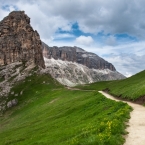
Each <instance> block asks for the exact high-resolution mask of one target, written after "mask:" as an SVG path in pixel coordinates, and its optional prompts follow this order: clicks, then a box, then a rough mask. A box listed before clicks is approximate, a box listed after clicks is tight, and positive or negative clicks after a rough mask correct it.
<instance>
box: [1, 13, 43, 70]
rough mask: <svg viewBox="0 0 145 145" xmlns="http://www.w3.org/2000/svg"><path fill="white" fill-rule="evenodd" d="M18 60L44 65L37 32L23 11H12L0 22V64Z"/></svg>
mask: <svg viewBox="0 0 145 145" xmlns="http://www.w3.org/2000/svg"><path fill="white" fill-rule="evenodd" d="M18 61H19V62H23V63H26V62H28V61H32V62H34V63H35V64H36V65H39V66H41V67H42V68H44V67H45V65H44V60H43V56H42V49H41V40H40V37H39V34H38V32H37V31H34V30H33V28H32V27H31V25H30V18H29V17H28V16H27V15H26V14H25V13H24V11H13V12H11V13H10V14H9V15H8V16H7V17H5V18H4V19H3V20H2V21H1V22H0V66H1V65H7V64H11V63H13V62H18Z"/></svg>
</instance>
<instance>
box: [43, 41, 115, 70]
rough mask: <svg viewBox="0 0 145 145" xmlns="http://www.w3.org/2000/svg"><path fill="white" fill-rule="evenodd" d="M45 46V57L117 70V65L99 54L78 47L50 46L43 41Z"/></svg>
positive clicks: (95, 67)
mask: <svg viewBox="0 0 145 145" xmlns="http://www.w3.org/2000/svg"><path fill="white" fill-rule="evenodd" d="M42 47H43V56H44V57H45V58H48V59H50V58H54V59H56V60H57V59H60V60H65V61H71V62H76V63H79V64H82V65H85V66H87V67H88V68H91V69H92V68H94V69H101V70H104V69H109V70H111V71H116V69H115V67H114V66H113V65H112V64H111V63H109V62H107V61H105V60H104V59H102V58H101V57H99V56H98V55H96V54H94V53H91V52H87V51H85V50H83V49H81V48H78V47H67V46H64V47H57V46H54V47H49V46H48V45H46V44H45V43H42Z"/></svg>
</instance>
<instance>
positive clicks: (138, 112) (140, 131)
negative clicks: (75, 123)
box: [99, 91, 145, 145]
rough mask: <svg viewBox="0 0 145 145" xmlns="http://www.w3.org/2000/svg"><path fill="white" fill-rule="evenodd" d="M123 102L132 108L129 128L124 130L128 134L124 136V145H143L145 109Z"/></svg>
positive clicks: (144, 139)
mask: <svg viewBox="0 0 145 145" xmlns="http://www.w3.org/2000/svg"><path fill="white" fill-rule="evenodd" d="M99 92H100V93H101V94H103V95H104V96H106V97H107V98H109V99H112V100H115V101H120V100H119V99H117V98H114V97H113V96H111V95H109V94H107V93H105V92H103V91H99ZM123 102H126V103H128V105H130V106H131V107H132V108H133V111H132V112H131V114H130V115H131V118H130V120H129V122H128V125H129V127H128V128H127V129H126V130H127V132H129V134H128V135H126V142H125V144H124V145H145V107H143V106H141V105H138V104H134V103H131V102H127V101H123Z"/></svg>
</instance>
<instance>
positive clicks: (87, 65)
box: [42, 43, 125, 86]
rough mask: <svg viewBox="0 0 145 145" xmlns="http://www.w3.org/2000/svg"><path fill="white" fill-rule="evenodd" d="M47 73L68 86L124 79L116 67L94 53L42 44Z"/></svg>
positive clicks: (75, 48)
mask: <svg viewBox="0 0 145 145" xmlns="http://www.w3.org/2000/svg"><path fill="white" fill-rule="evenodd" d="M42 47H43V48H42V49H43V56H44V61H45V66H46V69H45V71H46V72H48V73H50V74H51V75H52V77H53V78H55V79H57V80H58V81H59V82H60V83H62V84H64V85H67V86H75V85H77V84H87V83H93V82H97V81H108V80H118V79H124V78H125V76H123V75H122V74H120V73H119V72H117V71H116V69H115V67H114V66H113V65H112V64H111V63H109V62H107V61H105V60H104V59H102V58H101V57H99V56H98V55H96V54H94V53H90V52H87V51H85V50H83V49H81V48H78V47H68V46H64V47H56V46H54V47H49V46H48V45H46V44H45V43H42Z"/></svg>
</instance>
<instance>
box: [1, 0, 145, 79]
mask: <svg viewBox="0 0 145 145" xmlns="http://www.w3.org/2000/svg"><path fill="white" fill-rule="evenodd" d="M14 10H16V11H18V10H24V11H25V13H26V14H27V15H28V16H29V17H30V18H31V25H32V27H33V28H34V29H35V30H37V31H38V33H39V34H40V37H41V40H42V41H44V42H45V43H46V44H48V45H49V46H78V47H81V48H83V49H84V50H86V51H89V52H93V53H95V54H97V55H99V56H100V57H102V58H104V59H105V60H107V61H109V62H111V63H112V64H113V65H114V66H115V68H116V69H117V71H119V72H120V73H122V74H124V75H125V76H127V77H130V76H131V75H134V74H136V73H138V72H140V71H142V70H144V69H145V63H144V60H145V0H0V21H1V20H2V19H3V18H4V17H5V16H7V15H8V14H9V13H10V12H11V11H14Z"/></svg>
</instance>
